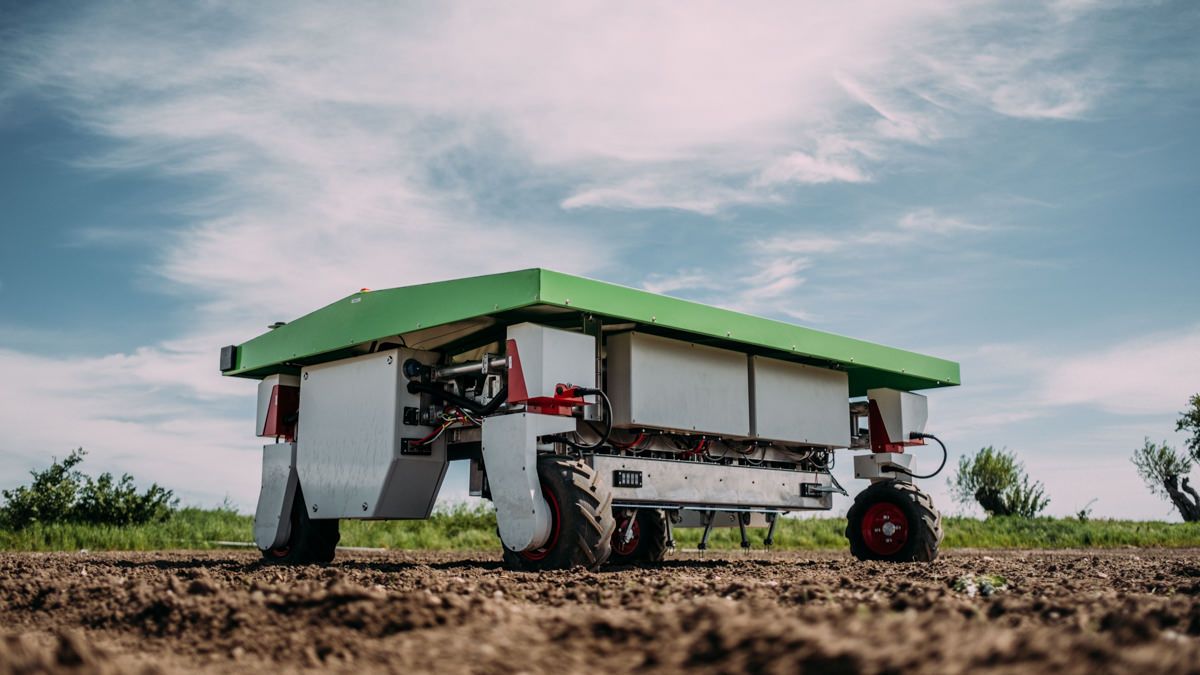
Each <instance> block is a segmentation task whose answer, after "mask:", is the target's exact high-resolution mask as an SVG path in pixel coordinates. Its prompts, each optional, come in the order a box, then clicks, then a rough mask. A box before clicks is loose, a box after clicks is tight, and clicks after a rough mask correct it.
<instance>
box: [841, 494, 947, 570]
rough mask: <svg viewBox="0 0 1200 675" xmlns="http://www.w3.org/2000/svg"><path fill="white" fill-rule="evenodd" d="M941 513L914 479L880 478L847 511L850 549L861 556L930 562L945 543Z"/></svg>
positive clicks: (847, 534) (855, 555)
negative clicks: (908, 481)
mask: <svg viewBox="0 0 1200 675" xmlns="http://www.w3.org/2000/svg"><path fill="white" fill-rule="evenodd" d="M942 537H943V533H942V516H941V514H940V513H938V510H937V509H936V508H934V506H933V500H932V499H930V498H929V495H927V494H925V493H924V492H921V490H920V489H918V488H917V486H915V485H913V484H912V483H905V482H901V481H881V482H878V483H875V484H873V485H871V486H870V487H868V488H867V489H866V490H863V491H862V492H860V493H859V494H858V496H857V497H855V498H854V505H853V506H851V507H850V510H849V511H848V512H847V513H846V538H847V539H849V540H850V553H852V554H853V555H854V557H856V558H858V559H859V560H888V561H892V562H930V561H932V560H933V559H935V558H937V554H938V546H940V545H941V543H942Z"/></svg>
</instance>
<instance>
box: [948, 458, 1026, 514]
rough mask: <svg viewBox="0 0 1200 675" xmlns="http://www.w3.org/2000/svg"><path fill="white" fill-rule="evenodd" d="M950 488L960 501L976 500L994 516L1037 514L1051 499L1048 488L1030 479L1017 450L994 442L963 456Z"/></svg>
mask: <svg viewBox="0 0 1200 675" xmlns="http://www.w3.org/2000/svg"><path fill="white" fill-rule="evenodd" d="M950 489H951V491H952V492H953V494H954V498H955V499H956V500H957V501H958V502H959V503H960V504H969V503H971V502H975V503H977V504H979V506H981V507H983V510H984V511H986V512H987V513H988V515H993V516H1020V517H1022V518H1034V517H1036V516H1037V515H1038V514H1039V513H1041V512H1042V511H1043V510H1045V508H1046V506H1047V505H1048V504H1049V503H1050V498H1049V497H1047V496H1046V491H1045V488H1043V487H1042V484H1041V483H1039V482H1036V481H1035V482H1030V480H1029V476H1027V475H1026V474H1025V467H1024V465H1022V464H1021V463H1020V462H1018V461H1017V457H1016V455H1015V454H1014V453H1012V452H1010V451H1008V450H996V449H995V448H993V447H992V446H990V445H989V446H987V447H986V448H981V449H980V450H979V452H977V453H975V454H974V455H965V456H963V457H960V458H959V460H958V471H957V472H955V475H954V477H953V478H951V479H950Z"/></svg>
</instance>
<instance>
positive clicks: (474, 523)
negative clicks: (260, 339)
mask: <svg viewBox="0 0 1200 675" xmlns="http://www.w3.org/2000/svg"><path fill="white" fill-rule="evenodd" d="M845 523H846V521H845V520H844V519H841V518H786V519H784V520H783V521H782V522H781V523H780V526H779V529H778V532H777V533H776V536H775V539H776V548H778V549H784V550H787V549H796V550H808V549H844V548H846V539H845V537H844V536H843V535H842V533H843V531H844V530H845V527H846V524H845ZM944 523H945V528H946V540H945V543H944V544H943V547H944V548H1047V549H1053V548H1110V547H1121V546H1136V547H1151V546H1161V547H1174V548H1178V547H1187V546H1200V523H1164V522H1143V521H1127V520H1089V521H1086V522H1080V521H1078V520H1075V519H1057V518H1034V519H1021V518H989V519H987V520H976V519H974V518H946V519H945V520H944ZM252 527H253V526H252V518H251V517H250V516H242V515H238V514H236V513H233V512H231V511H226V510H201V509H182V510H180V511H178V512H176V513H175V514H174V515H173V516H172V517H171V518H170V519H168V520H167V521H165V522H162V523H154V524H149V525H137V526H131V527H103V526H95V525H34V526H33V527H29V528H26V529H24V530H19V531H16V532H10V531H5V530H0V550H7V551H76V550H79V549H88V550H93V551H99V550H132V551H148V550H160V549H203V548H214V547H218V546H217V545H215V544H214V543H213V542H217V541H234V542H249V541H252V540H253V533H252ZM764 534H765V531H764V530H751V541H752V542H753V543H754V547H755V548H761V546H762V538H763V535H764ZM676 539H677V542H678V545H679V546H680V547H682V548H694V547H695V546H696V544H697V543H698V542H699V541H700V530H696V529H686V530H684V529H680V530H677V531H676ZM710 544H711V547H712V548H714V549H736V548H738V547H739V541H738V533H737V530H736V529H726V528H723V529H718V530H714V531H713V535H712V538H711V539H710ZM342 545H343V546H363V547H369V548H388V549H422V550H480V549H483V550H487V549H498V548H499V547H500V542H499V540H498V539H497V538H496V517H495V515H494V514H493V513H492V511H491V509H490V508H487V507H480V508H476V509H471V508H466V507H458V508H454V509H449V510H445V511H439V512H438V513H436V514H434V516H433V517H432V518H430V519H428V520H416V521H386V522H367V521H343V522H342Z"/></svg>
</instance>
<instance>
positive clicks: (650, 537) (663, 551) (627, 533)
mask: <svg viewBox="0 0 1200 675" xmlns="http://www.w3.org/2000/svg"><path fill="white" fill-rule="evenodd" d="M666 556H667V514H666V512H664V511H659V510H657V509H634V510H631V511H626V512H625V514H624V515H623V516H621V517H620V518H618V519H617V527H616V529H614V530H613V535H612V556H610V557H609V559H608V562H609V563H611V564H614V565H629V564H633V563H643V562H662V560H663V558H665V557H666Z"/></svg>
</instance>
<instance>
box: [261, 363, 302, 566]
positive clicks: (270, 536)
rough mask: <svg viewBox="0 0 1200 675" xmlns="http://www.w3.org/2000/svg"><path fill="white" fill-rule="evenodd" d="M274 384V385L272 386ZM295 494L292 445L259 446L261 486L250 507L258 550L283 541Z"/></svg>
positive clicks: (278, 544)
mask: <svg viewBox="0 0 1200 675" xmlns="http://www.w3.org/2000/svg"><path fill="white" fill-rule="evenodd" d="M272 386H274V385H272ZM295 496H296V444H295V443H275V444H272V445H264V446H263V461H262V487H261V489H259V491H258V508H256V509H255V510H254V543H255V544H257V545H258V547H259V548H261V549H268V548H275V547H277V546H283V545H284V544H285V543H287V540H288V537H289V536H291V533H292V523H291V514H292V500H293V499H294V498H295Z"/></svg>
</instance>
